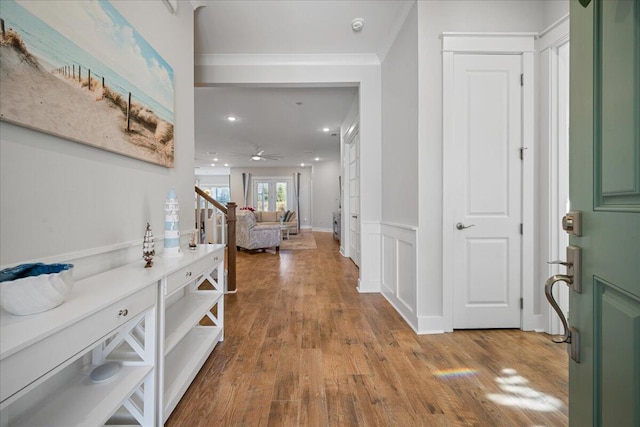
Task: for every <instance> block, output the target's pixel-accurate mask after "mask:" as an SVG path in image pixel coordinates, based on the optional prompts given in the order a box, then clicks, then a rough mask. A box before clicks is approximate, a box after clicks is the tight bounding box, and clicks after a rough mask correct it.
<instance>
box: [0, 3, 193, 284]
mask: <svg viewBox="0 0 640 427" xmlns="http://www.w3.org/2000/svg"><path fill="white" fill-rule="evenodd" d="M113 5H114V7H116V8H117V9H118V10H119V11H120V13H122V15H123V16H124V17H125V18H126V19H127V20H128V21H129V22H130V23H131V24H132V25H133V27H135V28H136V29H137V31H138V32H139V33H140V34H141V35H142V36H143V37H144V38H145V39H146V40H147V41H148V42H149V43H150V44H151V46H153V47H154V48H155V49H156V50H157V51H158V52H159V53H160V55H162V56H163V57H164V59H165V60H167V62H168V63H169V64H170V65H171V66H172V67H173V70H174V75H175V79H174V85H175V110H174V113H175V167H174V168H173V169H167V168H163V167H160V166H155V165H152V164H149V163H145V162H141V161H139V160H134V159H131V158H128V157H124V156H121V155H118V154H113V153H110V152H106V151H102V150H100V149H96V148H92V147H89V146H86V145H83V144H79V143H75V142H70V141H67V140H64V139H61V138H57V137H53V136H50V135H46V134H43V133H39V132H35V131H32V130H28V129H25V128H22V127H18V126H14V125H11V124H7V123H4V122H0V176H1V180H0V195H1V196H0V197H1V199H0V200H1V203H0V235H1V236H2V237H1V239H0V265H2V266H9V265H15V264H18V263H22V262H25V261H30V260H44V261H46V262H54V261H71V262H73V263H74V264H75V265H76V269H75V272H74V277H75V278H76V279H79V278H82V277H86V276H87V275H90V274H95V273H97V272H99V271H102V270H105V269H108V268H110V267H112V266H116V265H119V264H122V263H126V262H130V261H133V260H138V259H139V258H140V257H141V246H142V237H143V235H144V230H145V225H146V222H147V221H149V222H150V223H151V225H152V227H153V229H154V232H155V235H156V238H157V241H158V244H157V247H159V249H161V247H162V241H161V239H160V238H161V237H162V235H163V233H162V230H163V229H164V211H163V209H164V202H165V196H166V194H167V193H168V191H169V190H170V188H171V187H175V189H176V192H177V195H178V198H179V200H180V201H181V202H182V204H183V206H185V207H187V206H189V207H190V206H192V204H193V197H194V196H193V166H194V165H193V164H194V146H193V141H194V120H193V117H194V111H193V109H194V107H193V105H194V95H193V86H194V83H193V9H192V8H191V6H190V5H189V4H188V3H181V5H180V8H179V10H178V12H177V13H176V14H175V15H174V14H171V13H170V12H169V11H168V10H167V8H166V6H165V5H164V4H162V2H148V1H127V2H113ZM60 7H65V6H64V2H63V3H62V4H61V6H60ZM167 29H171V31H167ZM191 228H193V224H191V223H190V222H188V221H184V220H183V221H182V222H181V229H182V230H183V235H185V236H186V237H187V238H188V233H186V231H188V230H189V229H191ZM92 254H93V255H92Z"/></svg>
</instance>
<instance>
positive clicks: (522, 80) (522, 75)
mask: <svg viewBox="0 0 640 427" xmlns="http://www.w3.org/2000/svg"><path fill="white" fill-rule="evenodd" d="M520 86H524V74H520Z"/></svg>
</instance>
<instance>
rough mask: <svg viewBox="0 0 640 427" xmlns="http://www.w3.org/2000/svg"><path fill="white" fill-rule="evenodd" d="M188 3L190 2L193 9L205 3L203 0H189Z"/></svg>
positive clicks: (203, 5)
mask: <svg viewBox="0 0 640 427" xmlns="http://www.w3.org/2000/svg"><path fill="white" fill-rule="evenodd" d="M189 3H191V7H192V8H193V10H197V9H198V8H200V7H205V6H206V5H207V2H206V1H205V0H189Z"/></svg>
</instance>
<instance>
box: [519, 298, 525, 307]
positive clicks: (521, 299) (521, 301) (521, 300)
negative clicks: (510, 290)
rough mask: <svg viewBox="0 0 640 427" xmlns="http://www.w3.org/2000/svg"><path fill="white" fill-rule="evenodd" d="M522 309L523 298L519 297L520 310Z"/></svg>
mask: <svg viewBox="0 0 640 427" xmlns="http://www.w3.org/2000/svg"><path fill="white" fill-rule="evenodd" d="M522 309H524V298H520V310H522Z"/></svg>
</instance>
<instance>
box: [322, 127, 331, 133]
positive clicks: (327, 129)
mask: <svg viewBox="0 0 640 427" xmlns="http://www.w3.org/2000/svg"><path fill="white" fill-rule="evenodd" d="M330 130H331V129H329V128H322V132H329V131H330Z"/></svg>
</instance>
